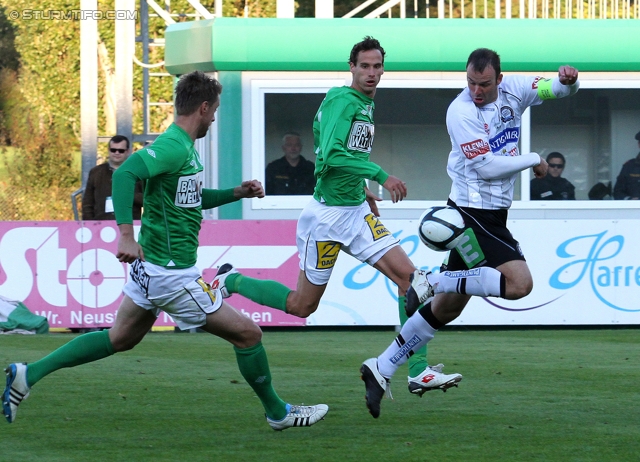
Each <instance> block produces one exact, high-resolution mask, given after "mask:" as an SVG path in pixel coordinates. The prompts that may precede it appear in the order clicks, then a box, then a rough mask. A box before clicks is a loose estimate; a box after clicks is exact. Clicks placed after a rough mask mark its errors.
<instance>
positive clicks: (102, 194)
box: [82, 135, 144, 221]
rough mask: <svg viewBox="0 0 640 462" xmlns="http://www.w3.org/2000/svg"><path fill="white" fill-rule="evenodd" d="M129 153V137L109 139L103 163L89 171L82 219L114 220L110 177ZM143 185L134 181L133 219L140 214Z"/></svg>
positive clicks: (119, 136)
mask: <svg viewBox="0 0 640 462" xmlns="http://www.w3.org/2000/svg"><path fill="white" fill-rule="evenodd" d="M129 154H131V147H130V146H129V139H128V138H127V137H126V136H122V135H116V136H114V137H113V138H111V139H110V140H109V158H108V159H107V161H106V162H104V163H103V164H100V165H97V166H96V167H93V168H92V169H91V170H90V171H89V178H88V179H87V185H86V186H85V188H84V195H83V197H82V219H83V220H98V221H102V220H115V219H116V217H115V215H114V213H113V202H112V200H111V178H112V177H113V172H115V171H116V170H117V169H118V167H120V166H121V165H122V163H123V162H124V161H125V160H127V157H129ZM143 193H144V187H143V184H142V182H141V181H139V182H138V183H136V189H135V195H134V199H133V219H134V220H139V219H140V216H141V215H142V195H143Z"/></svg>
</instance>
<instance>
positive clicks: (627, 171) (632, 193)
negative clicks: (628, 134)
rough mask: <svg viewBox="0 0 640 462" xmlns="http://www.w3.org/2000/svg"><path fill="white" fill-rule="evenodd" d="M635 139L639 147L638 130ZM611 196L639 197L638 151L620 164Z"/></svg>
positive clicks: (639, 135) (618, 197)
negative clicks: (634, 155) (620, 167)
mask: <svg viewBox="0 0 640 462" xmlns="http://www.w3.org/2000/svg"><path fill="white" fill-rule="evenodd" d="M636 140H637V141H638V147H639V148H640V132H638V133H636ZM613 198H614V199H618V200H621V199H622V200H627V199H631V200H638V198H640V152H638V155H637V156H636V157H634V158H633V159H630V160H628V161H626V162H625V163H624V165H623V166H622V169H621V170H620V174H619V175H618V179H617V180H616V185H615V186H614V187H613Z"/></svg>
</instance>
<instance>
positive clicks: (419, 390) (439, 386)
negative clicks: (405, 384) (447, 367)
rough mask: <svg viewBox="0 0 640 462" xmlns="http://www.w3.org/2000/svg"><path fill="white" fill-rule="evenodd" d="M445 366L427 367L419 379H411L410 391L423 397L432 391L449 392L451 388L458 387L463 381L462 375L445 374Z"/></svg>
mask: <svg viewBox="0 0 640 462" xmlns="http://www.w3.org/2000/svg"><path fill="white" fill-rule="evenodd" d="M443 367H444V365H443V364H438V365H437V366H427V368H426V369H425V370H424V371H423V372H422V373H421V374H419V375H418V376H417V377H409V391H410V392H411V393H413V394H415V395H418V396H420V397H422V395H424V394H425V392H427V391H430V390H442V391H447V390H448V389H449V388H451V387H457V386H458V383H459V382H460V381H461V380H462V375H460V374H443V373H442V368H443Z"/></svg>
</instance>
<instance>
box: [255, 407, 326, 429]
mask: <svg viewBox="0 0 640 462" xmlns="http://www.w3.org/2000/svg"><path fill="white" fill-rule="evenodd" d="M287 407H288V408H289V409H288V412H287V415H286V416H284V419H282V420H272V419H270V418H269V417H267V423H268V424H269V425H270V426H271V428H273V429H274V430H277V431H281V430H286V429H287V428H291V427H310V426H311V425H313V424H314V423H316V422H318V421H320V420H324V416H325V415H326V413H327V412H329V406H327V405H326V404H316V405H315V406H294V405H291V404H289V405H287Z"/></svg>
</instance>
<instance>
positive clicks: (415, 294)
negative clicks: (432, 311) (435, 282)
mask: <svg viewBox="0 0 640 462" xmlns="http://www.w3.org/2000/svg"><path fill="white" fill-rule="evenodd" d="M429 274H431V271H425V270H415V271H414V272H413V274H412V275H411V276H409V282H411V285H410V286H409V289H408V290H407V294H406V298H405V306H404V310H405V312H406V313H407V316H409V317H411V316H413V314H414V313H415V312H416V311H417V310H418V308H420V305H422V304H424V303H427V302H429V301H430V300H429V299H431V298H433V286H432V285H431V283H430V282H429V280H428V279H427V275H429Z"/></svg>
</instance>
